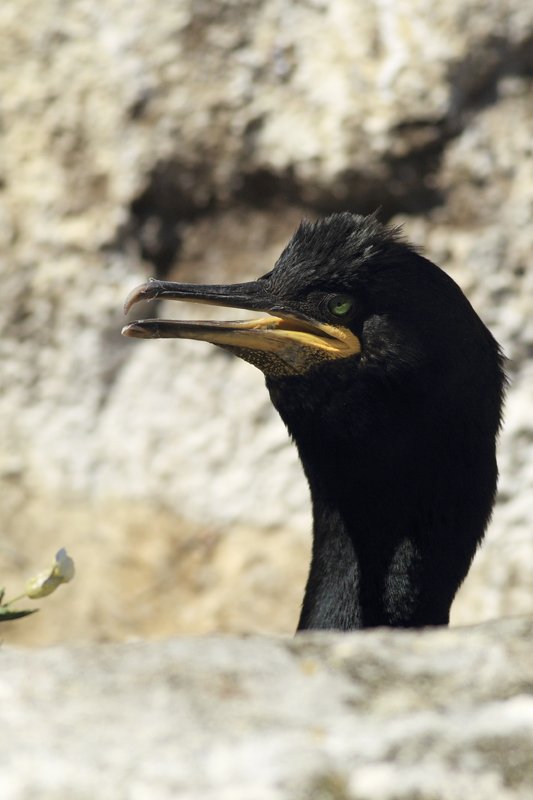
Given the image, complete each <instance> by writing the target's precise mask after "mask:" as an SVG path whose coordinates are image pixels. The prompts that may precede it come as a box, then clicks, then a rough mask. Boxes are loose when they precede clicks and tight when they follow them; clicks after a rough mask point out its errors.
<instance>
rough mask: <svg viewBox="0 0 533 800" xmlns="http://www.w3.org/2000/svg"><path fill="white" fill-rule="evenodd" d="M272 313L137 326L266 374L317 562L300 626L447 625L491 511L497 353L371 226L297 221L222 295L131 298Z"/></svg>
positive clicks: (441, 290) (498, 397) (499, 383)
mask: <svg viewBox="0 0 533 800" xmlns="http://www.w3.org/2000/svg"><path fill="white" fill-rule="evenodd" d="M159 296H166V297H170V298H175V299H189V300H195V301H200V302H202V301H206V302H211V303H216V304H222V305H232V304H233V305H235V306H239V307H243V308H250V309H259V310H261V311H268V312H269V314H270V315H271V316H270V317H268V318H264V317H261V318H259V319H256V320H251V321H250V322H249V323H181V322H177V321H160V320H145V321H140V322H137V323H132V325H130V326H128V327H127V328H126V329H125V333H126V334H128V335H133V336H142V337H146V338H153V337H158V336H182V337H185V338H191V337H192V338H200V339H204V340H207V341H211V342H213V343H215V344H218V345H219V346H221V347H224V348H225V349H229V350H231V351H233V352H235V353H236V354H237V355H239V356H240V357H242V358H245V359H246V360H248V361H250V362H251V363H253V364H255V365H256V366H258V367H259V368H260V369H261V370H262V371H263V372H264V373H265V376H266V385H267V388H268V390H269V393H270V397H271V399H272V402H273V404H274V406H275V407H276V409H277V410H278V412H279V414H280V415H281V417H282V419H283V421H284V422H285V424H286V426H287V428H288V430H289V432H290V434H291V436H292V438H293V439H294V441H295V443H296V446H297V448H298V451H299V455H300V459H301V462H302V465H303V468H304V471H305V474H306V477H307V479H308V482H309V487H310V491H311V498H312V504H313V520H314V523H313V553H312V561H311V567H310V573H309V579H308V583H307V587H306V592H305V597H304V602H303V607H302V613H301V617H300V621H299V625H298V628H299V629H306V628H336V629H342V630H347V629H352V628H361V627H369V626H375V625H392V626H422V625H437V624H446V623H447V622H448V618H449V610H450V605H451V603H452V601H453V598H454V596H455V593H456V591H457V589H458V587H459V585H460V584H461V582H462V580H463V579H464V577H465V575H466V574H467V571H468V569H469V566H470V563H471V561H472V558H473V556H474V553H475V551H476V548H477V546H478V544H479V543H480V541H481V540H482V538H483V534H484V531H485V528H486V525H487V523H488V520H489V518H490V514H491V509H492V505H493V502H494V496H495V491H496V481H497V467H496V458H495V442H496V436H497V432H498V429H499V425H500V420H501V408H502V399H503V392H504V386H505V378H504V372H503V364H502V356H501V352H500V349H499V347H498V345H497V343H496V342H495V340H494V339H493V337H492V336H491V334H490V333H489V331H488V330H487V328H486V327H485V326H484V325H483V323H482V322H481V320H480V319H479V317H478V316H477V314H476V313H475V312H474V310H473V309H472V307H471V305H470V303H469V302H468V300H467V299H466V297H465V296H464V295H463V293H462V292H461V290H460V289H459V287H458V286H457V285H456V284H455V282H454V281H453V280H452V279H451V278H450V277H449V276H448V275H447V274H446V273H445V272H443V271H442V270H441V269H440V268H439V267H437V266H436V265H435V264H433V263H432V262H430V261H428V260H427V259H426V258H424V257H423V256H422V255H421V254H420V253H419V252H418V251H417V250H416V249H415V248H413V247H412V246H410V245H409V244H408V243H407V242H406V241H405V240H404V239H403V237H402V236H401V234H400V232H399V231H398V230H396V229H391V228H388V227H386V226H384V225H382V224H381V223H379V221H378V220H377V219H376V218H375V217H374V216H369V217H362V216H358V215H353V214H349V213H344V214H334V215H332V216H330V217H327V218H326V219H323V220H319V221H318V222H314V223H311V222H306V221H304V222H303V223H302V224H301V225H300V227H299V228H298V230H297V231H296V233H295V234H294V236H293V238H292V239H291V241H290V242H289V244H288V245H287V247H286V248H285V250H284V251H283V252H282V254H281V256H280V257H279V259H278V261H277V262H276V264H275V266H274V268H273V269H272V270H271V271H270V272H269V273H267V274H266V275H264V276H263V277H262V278H260V279H259V280H257V281H253V282H250V283H245V284H236V285H233V286H232V285H229V286H214V287H209V286H207V287H206V286H191V285H189V284H174V283H172V282H158V281H155V282H151V283H148V284H146V285H144V286H143V287H140V289H138V290H136V291H135V292H134V293H133V296H132V297H130V300H129V301H128V302H129V305H131V304H132V303H133V302H136V301H137V300H139V299H141V298H148V299H150V298H152V297H159Z"/></svg>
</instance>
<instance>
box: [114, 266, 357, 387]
mask: <svg viewBox="0 0 533 800" xmlns="http://www.w3.org/2000/svg"><path fill="white" fill-rule="evenodd" d="M156 298H164V299H171V300H187V301H189V302H193V303H206V304H209V305H217V306H230V307H233V308H242V309H250V310H252V311H260V312H266V313H268V314H269V315H270V316H260V317H258V318H255V319H250V320H246V321H238V322H218V321H209V322H190V321H188V322H184V321H179V320H167V319H144V320H138V321H136V322H132V323H130V324H129V325H126V326H125V327H124V328H123V329H122V333H123V335H124V336H132V337H135V338H139V339H163V338H165V339H168V338H178V339H200V340H202V341H207V342H211V343H212V344H216V345H219V346H220V347H224V348H227V349H230V350H233V351H234V352H236V354H237V355H239V356H241V358H244V359H245V360H247V361H251V362H252V363H254V364H256V365H257V366H258V367H259V368H260V369H262V370H263V371H264V372H266V373H270V372H275V373H276V374H285V375H287V374H299V373H301V372H306V371H307V370H308V369H309V368H310V367H311V366H313V365H314V364H316V362H317V361H323V360H328V359H336V358H347V357H348V356H352V355H356V354H358V353H360V351H361V344H360V341H359V339H358V338H357V336H355V334H353V333H352V332H351V331H350V330H349V329H348V328H345V327H341V326H337V325H329V324H327V323H324V322H320V321H317V320H314V319H311V318H309V317H308V316H306V315H304V314H302V313H301V312H299V311H298V310H297V309H295V308H291V305H290V304H289V303H285V302H284V301H282V300H280V299H279V298H276V297H273V296H272V295H271V294H269V293H268V291H267V288H266V286H265V284H264V283H263V282H261V281H250V282H249V283H236V284H227V285H213V286H202V285H196V284H189V283H174V282H172V281H159V280H151V281H149V282H148V283H144V284H142V285H141V286H138V287H137V288H136V289H134V290H133V291H132V292H131V293H130V294H129V295H128V297H127V299H126V302H125V304H124V311H125V313H127V312H128V311H129V309H130V308H131V307H132V306H133V305H135V303H138V302H140V301H142V300H154V299H156ZM274 364H276V366H275V367H274ZM269 365H270V368H269Z"/></svg>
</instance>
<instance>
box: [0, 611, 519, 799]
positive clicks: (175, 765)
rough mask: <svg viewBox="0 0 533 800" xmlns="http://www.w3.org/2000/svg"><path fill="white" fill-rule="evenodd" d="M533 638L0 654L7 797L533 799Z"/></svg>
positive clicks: (432, 635)
mask: <svg viewBox="0 0 533 800" xmlns="http://www.w3.org/2000/svg"><path fill="white" fill-rule="evenodd" d="M532 636H533V624H532V622H531V620H526V619H509V620H504V621H499V622H498V623H497V624H490V625H488V624H487V625H483V626H480V627H477V628H465V629H456V630H441V631H437V630H434V631H431V630H427V631H425V632H418V633H414V632H405V631H384V630H378V631H374V632H364V633H357V634H351V635H340V636H339V635H335V634H329V635H328V634H326V635H306V636H300V637H297V638H296V639H295V640H291V639H268V638H257V637H249V638H244V639H238V638H235V637H225V638H211V637H208V638H204V639H197V638H190V639H170V640H167V641H166V642H159V643H157V642H150V643H141V642H139V643H131V644H125V645H124V644H122V645H96V646H94V645H93V646H91V647H87V646H86V647H78V648H65V647H56V648H51V649H46V648H45V649H42V650H40V651H33V652H28V651H25V650H22V649H14V648H9V647H3V648H2V649H0V666H1V668H0V704H1V708H2V714H1V716H2V747H1V748H0V796H1V797H2V800H45V798H50V797H53V798H54V800H67V799H68V800H85V799H86V798H87V800H88V798H95V797H97V798H98V800H145V798H148V797H149V798H150V799H151V800H167V798H168V800H171V798H172V800H176V799H177V798H180V800H302V799H303V798H305V800H413V799H414V798H417V800H465V798H468V800H529V798H531V796H532V794H533V746H532V745H533V694H532V686H533V658H532V645H531V641H532Z"/></svg>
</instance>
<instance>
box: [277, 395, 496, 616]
mask: <svg viewBox="0 0 533 800" xmlns="http://www.w3.org/2000/svg"><path fill="white" fill-rule="evenodd" d="M296 388H298V387H296ZM284 389H285V390H284V391H283V393H281V392H277V391H276V387H274V389H272V388H271V396H272V399H273V401H274V404H275V405H276V407H277V408H278V411H279V412H280V414H281V416H282V417H283V419H284V421H285V423H286V424H287V426H288V428H289V431H290V433H291V434H292V436H293V438H294V440H295V443H296V445H297V447H298V451H299V454H300V459H301V461H302V464H303V467H304V471H305V473H306V476H307V479H308V482H309V487H310V491H311V497H312V503H313V552H312V560H311V567H310V573H309V578H308V582H307V586H306V591H305V597H304V602H303V607H302V613H301V618H300V622H299V625H298V629H299V630H304V629H309V628H311V629H332V628H333V629H340V630H349V629H354V628H365V627H375V626H380V625H387V626H395V627H421V626H425V625H445V624H447V623H448V619H449V610H450V606H451V603H452V601H453V598H454V595H455V593H456V591H457V589H458V587H459V585H460V584H461V582H462V580H463V579H464V577H465V575H466V573H467V572H468V569H469V566H470V563H471V561H472V558H473V555H474V553H475V550H476V547H477V545H478V543H479V541H480V539H481V538H482V536H483V530H484V527H485V524H486V521H487V518H488V515H489V513H490V505H491V498H492V496H493V494H494V486H495V478H496V468H495V461H494V452H493V443H492V444H491V447H489V448H488V449H487V448H485V447H482V446H481V444H480V443H479V442H474V441H472V442H470V441H467V438H468V437H467V436H466V433H465V432H464V426H463V427H459V428H457V431H455V429H454V428H453V425H452V424H451V423H450V421H449V420H444V419H441V418H440V417H439V416H438V413H437V410H436V404H435V403H434V404H428V407H429V408H430V409H431V413H426V414H425V415H423V414H422V413H421V412H420V405H419V404H418V403H417V402H415V401H416V400H417V398H416V397H415V396H413V395H412V396H405V397H404V398H402V396H401V392H400V390H399V389H398V391H397V393H396V395H395V405H394V407H392V406H391V407H390V408H389V407H383V408H380V409H379V413H378V409H377V406H376V405H374V406H372V408H369V407H368V405H367V406H365V405H364V403H363V402H362V400H361V402H355V401H354V400H353V398H352V399H351V402H348V401H346V400H345V399H344V400H343V399H342V395H341V394H340V393H336V394H335V393H332V392H331V391H330V393H329V397H328V396H326V394H325V395H324V400H323V405H322V407H321V409H320V410H319V412H317V411H316V407H315V408H314V409H311V410H310V411H309V413H308V414H307V413H306V408H305V403H304V402H301V403H300V404H299V407H298V409H297V412H295V407H294V405H293V397H294V396H295V392H292V394H291V393H289V392H288V390H287V388H286V387H284ZM316 391H317V390H315V395H316ZM378 401H379V398H377V401H376V402H378ZM328 403H329V405H327V404H328ZM331 403H335V404H336V406H335V407H334V408H333V409H332V406H331ZM341 404H342V405H341ZM352 409H353V411H352ZM317 420H318V421H317ZM339 420H342V421H343V425H342V426H341V425H339V424H338V423H339ZM368 420H370V422H368ZM459 434H460V435H459ZM491 448H492V449H491ZM485 473H486V474H485ZM477 477H479V480H477ZM479 487H483V488H481V489H480V488H479ZM480 492H481V494H480ZM483 493H484V494H483ZM485 495H486V496H485Z"/></svg>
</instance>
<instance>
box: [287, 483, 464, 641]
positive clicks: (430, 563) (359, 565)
mask: <svg viewBox="0 0 533 800" xmlns="http://www.w3.org/2000/svg"><path fill="white" fill-rule="evenodd" d="M387 502H388V501H387ZM382 505H383V502H382ZM350 506H351V504H350ZM387 510H388V511H390V510H391V509H390V507H389V508H388V509H387ZM360 512H361V516H360V517H358V519H354V518H353V513H352V511H351V508H349V509H348V510H347V512H346V513H345V511H344V509H343V507H342V503H339V502H336V503H335V507H332V506H330V505H329V504H328V503H326V502H324V499H323V496H321V495H318V496H317V494H316V493H314V494H313V516H314V530H313V552H312V559H311V567H310V572H309V577H308V581H307V586H306V591H305V596H304V601H303V606H302V612H301V616H300V620H299V624H298V630H305V629H337V630H352V629H357V628H368V627H377V626H381V625H387V626H395V627H421V626H425V625H445V624H447V623H448V619H449V608H450V605H451V602H452V600H453V594H454V592H450V591H449V586H450V582H449V581H447V580H445V579H444V576H443V574H442V572H443V571H445V567H446V565H444V566H443V564H442V562H441V561H440V559H439V556H438V553H437V554H435V553H432V551H431V549H428V548H425V547H424V544H423V541H424V540H427V541H431V538H432V533H431V531H430V530H426V531H424V532H423V536H422V537H421V536H418V535H417V534H416V533H415V532H414V531H413V530H401V529H400V528H399V527H398V522H399V520H398V515H397V514H395V513H393V514H390V513H378V511H377V510H376V509H373V510H372V514H370V515H369V514H368V508H366V509H365V508H361V509H360ZM395 517H396V518H395ZM413 524H414V525H416V522H414V523H413ZM461 577H462V576H461ZM460 579H461V578H460ZM460 579H458V580H457V581H455V580H454V581H452V583H453V586H454V587H456V586H457V585H458V583H459V582H460Z"/></svg>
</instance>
